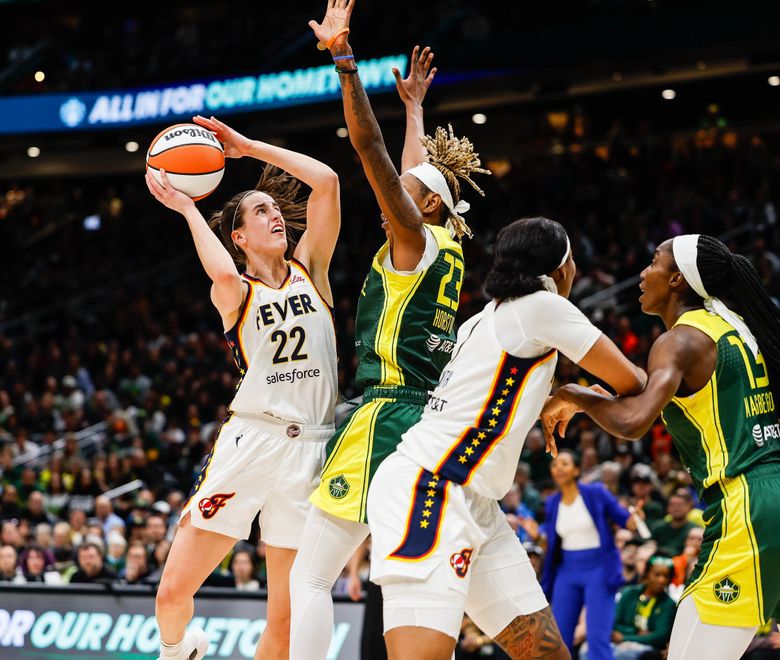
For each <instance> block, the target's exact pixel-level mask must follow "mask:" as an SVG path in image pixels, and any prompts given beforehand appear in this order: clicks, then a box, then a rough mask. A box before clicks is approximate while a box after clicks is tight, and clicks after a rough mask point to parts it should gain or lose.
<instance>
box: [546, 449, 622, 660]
mask: <svg viewBox="0 0 780 660" xmlns="http://www.w3.org/2000/svg"><path fill="white" fill-rule="evenodd" d="M550 473H551V474H552V478H553V480H554V481H555V484H556V486H557V487H558V491H559V492H557V493H555V494H554V495H552V496H551V497H549V498H548V499H547V503H546V506H545V520H544V525H543V526H542V530H543V532H544V534H545V535H546V537H547V553H546V555H545V559H544V570H543V573H542V588H543V589H544V592H545V595H546V596H547V599H548V600H549V601H550V602H551V604H552V611H553V615H554V616H555V620H556V621H557V623H558V627H559V628H560V630H561V636H562V637H563V640H564V642H565V643H566V646H568V647H569V650H571V648H572V640H573V638H574V628H575V627H576V625H577V621H578V619H579V616H580V612H581V611H582V606H583V605H585V607H586V608H587V609H586V615H585V623H586V627H587V640H588V658H589V660H612V649H611V647H610V635H611V633H612V623H613V619H614V613H615V594H616V593H617V591H618V589H619V588H620V587H621V586H622V584H623V573H622V566H621V561H620V553H619V552H618V549H617V548H616V547H615V541H614V537H613V532H612V527H613V525H619V526H620V527H625V528H627V529H629V530H632V531H634V530H635V529H636V525H635V523H634V520H633V519H632V517H631V514H630V513H629V512H628V511H627V510H626V509H624V508H623V507H622V506H620V504H618V502H617V500H616V499H615V496H614V495H612V493H610V492H609V491H608V490H607V489H606V488H604V486H602V485H601V484H580V483H577V479H578V477H579V475H580V469H579V465H578V464H577V459H576V457H575V456H574V454H573V453H572V452H570V451H566V450H563V451H561V452H560V453H559V454H558V456H557V457H556V458H555V459H554V460H553V462H552V463H551V464H550Z"/></svg>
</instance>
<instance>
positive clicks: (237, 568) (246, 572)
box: [230, 549, 260, 591]
mask: <svg viewBox="0 0 780 660" xmlns="http://www.w3.org/2000/svg"><path fill="white" fill-rule="evenodd" d="M230 572H231V573H232V574H233V580H234V581H235V587H236V589H238V590H239V591H258V590H259V589H260V582H259V581H258V580H257V579H256V578H255V565H254V561H253V557H252V553H251V552H250V551H249V550H243V549H242V550H237V551H236V552H234V553H233V559H231V561H230Z"/></svg>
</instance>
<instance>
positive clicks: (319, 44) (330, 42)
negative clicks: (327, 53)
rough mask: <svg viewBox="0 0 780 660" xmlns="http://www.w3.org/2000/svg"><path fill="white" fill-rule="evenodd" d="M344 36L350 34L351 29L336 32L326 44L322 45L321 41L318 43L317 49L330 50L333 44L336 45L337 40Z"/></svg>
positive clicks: (346, 28)
mask: <svg viewBox="0 0 780 660" xmlns="http://www.w3.org/2000/svg"><path fill="white" fill-rule="evenodd" d="M342 34H349V28H348V27H345V28H342V29H341V30H339V31H338V32H336V34H334V35H333V36H332V37H331V38H330V39H328V40H327V41H326V42H325V43H322V42H321V41H319V42H317V49H318V50H330V49H331V48H332V47H333V44H335V43H336V39H338V38H339V37H340V36H341V35H342Z"/></svg>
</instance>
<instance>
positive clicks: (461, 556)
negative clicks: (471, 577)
mask: <svg viewBox="0 0 780 660" xmlns="http://www.w3.org/2000/svg"><path fill="white" fill-rule="evenodd" d="M473 554H474V549H473V548H463V550H461V551H460V552H456V553H455V554H454V555H452V557H450V566H452V570H454V571H455V575H457V576H458V577H460V578H463V577H466V573H468V570H469V565H470V564H471V555H473Z"/></svg>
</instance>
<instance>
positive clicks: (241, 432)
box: [146, 117, 341, 660]
mask: <svg viewBox="0 0 780 660" xmlns="http://www.w3.org/2000/svg"><path fill="white" fill-rule="evenodd" d="M195 121H196V122H197V123H198V124H200V125H201V126H203V127H204V128H206V129H208V130H210V131H212V132H213V133H214V134H215V135H216V137H217V139H219V141H220V142H222V143H223V144H224V147H225V155H226V156H227V157H232V158H241V157H243V156H249V157H252V158H257V159H258V160H262V161H265V162H266V163H268V165H267V166H266V169H265V170H264V173H263V177H262V178H261V180H260V182H259V183H258V186H257V189H252V190H247V191H245V192H242V193H239V194H237V195H235V196H233V197H232V198H231V199H230V200H229V201H228V202H227V204H226V205H225V206H224V207H223V208H222V210H221V211H219V212H217V213H216V214H215V215H214V216H213V218H212V221H211V223H208V224H207V222H206V220H205V219H204V218H203V216H202V215H201V214H200V212H199V211H198V209H197V208H196V207H195V204H194V203H193V201H192V200H191V199H190V198H189V197H187V196H186V195H183V194H182V193H180V192H177V191H176V190H175V189H174V188H172V187H171V186H170V184H169V182H168V180H167V177H166V176H165V173H164V172H161V178H162V181H163V183H162V185H161V184H159V183H157V181H155V179H154V178H152V177H151V176H150V175H149V174H147V176H146V182H147V185H148V187H149V190H150V191H151V193H152V195H154V197H155V198H156V199H157V200H158V201H160V202H161V203H162V204H164V205H165V206H167V207H168V208H170V209H172V210H174V211H178V212H179V213H181V214H182V215H183V216H184V217H185V219H186V220H187V224H188V226H189V229H190V231H191V232H192V237H193V240H194V242H195V248H196V250H197V252H198V257H199V258H200V261H201V263H202V265H203V268H204V269H205V271H206V273H207V274H208V275H209V277H210V278H211V280H212V282H213V284H212V287H211V300H212V302H213V303H214V306H215V307H216V308H217V311H218V312H219V314H220V316H221V317H222V324H223V326H224V329H225V336H226V338H227V340H228V344H229V345H230V347H231V349H232V352H233V356H234V358H235V361H236V364H237V366H238V369H239V372H240V374H241V381H240V383H239V386H238V390H237V392H236V395H235V398H234V400H233V402H232V404H231V406H230V415H229V416H228V418H227V419H226V420H225V422H224V423H223V425H222V427H221V429H220V431H219V434H218V437H217V440H216V442H215V444H214V448H213V449H212V451H211V453H210V454H209V456H208V457H207V459H206V462H205V465H204V466H203V469H202V471H201V474H200V476H199V477H198V479H197V480H196V482H195V485H194V486H193V489H192V492H191V493H190V498H189V500H188V501H187V503H186V504H185V505H184V507H183V510H182V514H181V518H180V521H179V528H178V531H177V533H176V537H175V538H174V541H173V546H172V547H171V551H170V555H169V557H168V561H167V563H166V564H165V569H164V571H163V575H162V580H161V582H160V588H159V590H158V592H157V602H156V614H157V622H158V624H159V627H160V638H161V641H162V648H161V653H160V656H159V657H160V660H199V659H200V658H203V657H204V656H205V654H206V651H207V649H208V645H209V642H208V638H207V637H206V635H205V634H204V632H203V631H202V630H198V629H190V630H189V631H187V632H186V634H185V627H186V626H187V623H188V622H189V621H190V619H191V618H192V615H193V612H194V601H193V596H194V595H195V592H196V591H197V590H198V589H199V588H200V586H201V584H202V583H203V582H204V580H205V579H206V578H207V577H208V575H209V574H210V573H211V572H212V571H213V570H214V568H215V567H216V566H217V565H218V564H219V562H221V561H222V559H223V558H224V557H225V555H226V554H227V553H228V551H229V550H230V549H231V548H232V547H233V545H234V544H235V542H236V540H237V539H242V538H247V536H248V535H249V531H250V527H251V524H252V522H253V520H254V519H255V517H256V516H257V514H258V511H259V512H260V529H261V534H262V537H263V540H264V541H265V543H266V548H267V555H266V560H267V568H268V623H267V626H266V629H265V631H264V633H263V636H262V637H261V639H260V643H259V644H258V647H257V651H256V654H255V657H256V658H260V657H262V658H263V659H264V660H266V659H270V658H287V657H288V649H289V635H290V592H289V576H290V567H291V566H292V563H293V560H294V559H295V553H296V549H297V547H298V541H299V538H300V535H301V531H302V529H303V525H304V522H305V520H306V514H307V512H308V508H309V506H310V505H309V503H308V497H309V495H310V494H311V492H312V490H314V487H315V486H316V484H317V482H318V479H319V474H320V470H321V469H322V461H323V456H324V449H325V443H326V441H327V439H328V438H330V437H331V435H332V434H333V418H334V409H335V403H336V397H337V394H338V391H337V372H336V337H335V331H334V326H333V317H332V313H333V309H332V308H333V300H332V294H331V290H330V284H329V281H328V269H329V266H330V261H331V257H332V254H333V250H334V248H335V245H336V240H337V238H338V234H339V227H340V222H341V220H340V218H341V210H340V205H339V182H338V177H337V176H336V173H335V172H334V171H333V170H332V169H331V168H330V167H328V166H327V165H325V164H323V163H320V162H319V161H316V160H314V159H313V158H310V157H308V156H304V155H303V154H299V153H295V152H292V151H289V150H287V149H282V148H279V147H275V146H272V145H270V144H265V143H263V142H259V141H254V140H250V139H248V138H246V137H244V136H243V135H241V134H239V133H237V132H236V131H234V130H233V129H231V128H230V127H228V126H226V125H225V124H223V123H222V122H220V121H217V120H216V119H214V118H213V117H212V118H211V119H205V118H203V117H195ZM270 166H276V167H279V168H281V169H282V170H284V172H283V173H276V172H275V171H274V170H272V169H270ZM287 173H289V175H288V174H287ZM291 177H294V178H291ZM300 182H303V183H305V184H306V185H307V186H309V187H310V188H311V194H310V195H309V196H308V199H307V200H303V201H301V200H299V198H298V189H299V187H300ZM303 218H305V219H306V224H305V225H303V224H300V223H295V222H290V221H291V220H297V219H303ZM292 228H299V229H303V228H305V231H304V232H303V235H302V236H301V237H300V240H299V241H298V242H297V244H296V243H295V242H294V235H293V233H292V232H291V229H292ZM215 232H216V234H215ZM234 262H235V263H234ZM236 263H239V264H241V265H242V266H244V267H245V269H246V270H245V272H244V273H239V271H238V270H237V268H236Z"/></svg>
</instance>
